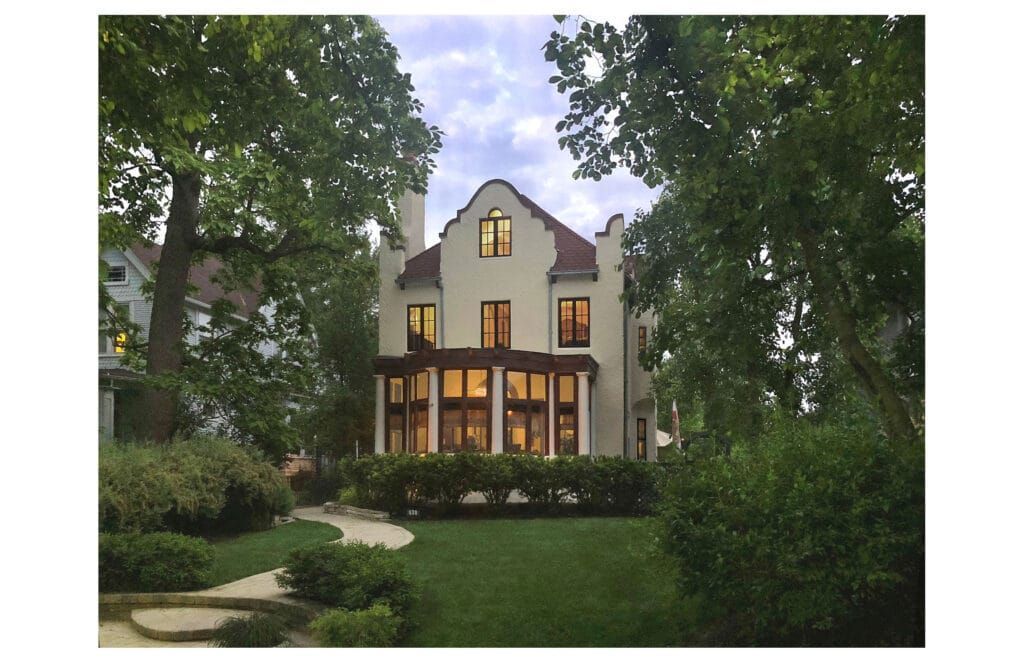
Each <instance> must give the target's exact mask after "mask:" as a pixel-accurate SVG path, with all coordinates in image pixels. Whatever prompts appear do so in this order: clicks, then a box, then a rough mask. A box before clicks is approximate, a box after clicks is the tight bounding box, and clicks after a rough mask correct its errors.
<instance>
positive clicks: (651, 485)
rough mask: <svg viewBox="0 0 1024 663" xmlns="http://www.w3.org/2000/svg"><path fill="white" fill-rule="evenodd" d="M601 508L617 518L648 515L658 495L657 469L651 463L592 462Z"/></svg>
mask: <svg viewBox="0 0 1024 663" xmlns="http://www.w3.org/2000/svg"><path fill="white" fill-rule="evenodd" d="M594 468H595V474H596V476H597V481H596V483H597V490H599V491H600V492H601V494H602V495H603V499H602V500H601V507H602V508H604V509H606V510H607V511H609V512H611V513H614V514H620V515H630V516H632V515H644V514H648V513H650V512H651V511H652V510H653V508H654V504H655V502H656V500H657V496H658V478H659V474H660V472H661V469H662V468H661V467H660V466H659V465H657V464H655V463H647V462H641V461H635V460H630V459H628V458H615V457H610V456H602V457H601V458H598V459H597V460H596V461H595V463H594Z"/></svg>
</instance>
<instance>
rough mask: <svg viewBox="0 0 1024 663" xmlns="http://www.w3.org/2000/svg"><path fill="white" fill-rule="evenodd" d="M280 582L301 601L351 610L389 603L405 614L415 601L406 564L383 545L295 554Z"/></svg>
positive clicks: (324, 547)
mask: <svg viewBox="0 0 1024 663" xmlns="http://www.w3.org/2000/svg"><path fill="white" fill-rule="evenodd" d="M277 582H278V584H279V585H281V586H282V587H287V588H289V589H292V590H293V591H295V592H296V593H297V594H298V595H299V596H302V597H304V598H308V599H313V600H314V601H320V602H321V603H326V604H327V605H330V606H333V607H337V608H345V609H346V610H362V609H364V608H369V607H370V606H371V605H373V604H374V603H378V602H384V603H387V604H388V605H390V606H391V609H392V610H394V612H395V613H396V614H399V615H402V614H405V611H406V610H407V609H408V608H409V606H410V605H412V602H413V599H414V592H413V584H412V579H411V577H410V576H409V572H408V571H407V570H406V568H405V563H404V562H403V561H402V559H401V558H400V557H398V556H397V555H396V554H395V553H394V552H393V551H391V550H388V549H387V548H385V547H384V546H383V545H380V544H378V545H375V546H369V545H366V544H365V543H347V544H334V543H321V544H318V545H315V546H309V547H306V548H300V549H298V550H293V551H292V552H291V553H289V555H288V559H287V561H286V563H285V567H284V570H283V571H282V572H281V573H279V574H278V575H277Z"/></svg>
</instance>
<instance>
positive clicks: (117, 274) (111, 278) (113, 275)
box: [107, 265, 128, 283]
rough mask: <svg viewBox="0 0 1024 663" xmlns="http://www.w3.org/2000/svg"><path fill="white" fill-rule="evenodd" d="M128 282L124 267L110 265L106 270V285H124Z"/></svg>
mask: <svg viewBox="0 0 1024 663" xmlns="http://www.w3.org/2000/svg"><path fill="white" fill-rule="evenodd" d="M127 280H128V274H127V270H126V269H125V266H124V265H111V266H110V267H108V268H107V283H124V282H125V281H127Z"/></svg>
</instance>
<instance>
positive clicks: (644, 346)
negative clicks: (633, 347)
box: [637, 325, 647, 354]
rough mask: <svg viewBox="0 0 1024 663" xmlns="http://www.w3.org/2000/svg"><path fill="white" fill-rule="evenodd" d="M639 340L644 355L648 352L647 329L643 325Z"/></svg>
mask: <svg viewBox="0 0 1024 663" xmlns="http://www.w3.org/2000/svg"><path fill="white" fill-rule="evenodd" d="M637 340H638V341H639V343H640V354H643V353H644V351H645V350H647V327H645V326H643V325H641V326H640V330H639V336H637Z"/></svg>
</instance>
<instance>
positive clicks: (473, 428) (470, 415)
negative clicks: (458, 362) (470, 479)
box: [439, 369, 489, 453]
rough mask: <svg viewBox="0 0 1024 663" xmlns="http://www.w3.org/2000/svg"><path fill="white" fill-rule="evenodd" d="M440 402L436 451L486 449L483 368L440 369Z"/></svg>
mask: <svg viewBox="0 0 1024 663" xmlns="http://www.w3.org/2000/svg"><path fill="white" fill-rule="evenodd" d="M443 378H444V390H443V392H442V399H441V403H440V408H441V416H440V424H441V436H440V440H439V442H440V447H441V448H440V451H441V452H443V453H452V452H457V451H486V450H487V449H488V448H489V440H488V428H487V412H488V406H489V403H488V402H487V380H488V371H487V370H486V369H468V370H464V369H450V370H445V371H444V376H443Z"/></svg>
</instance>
